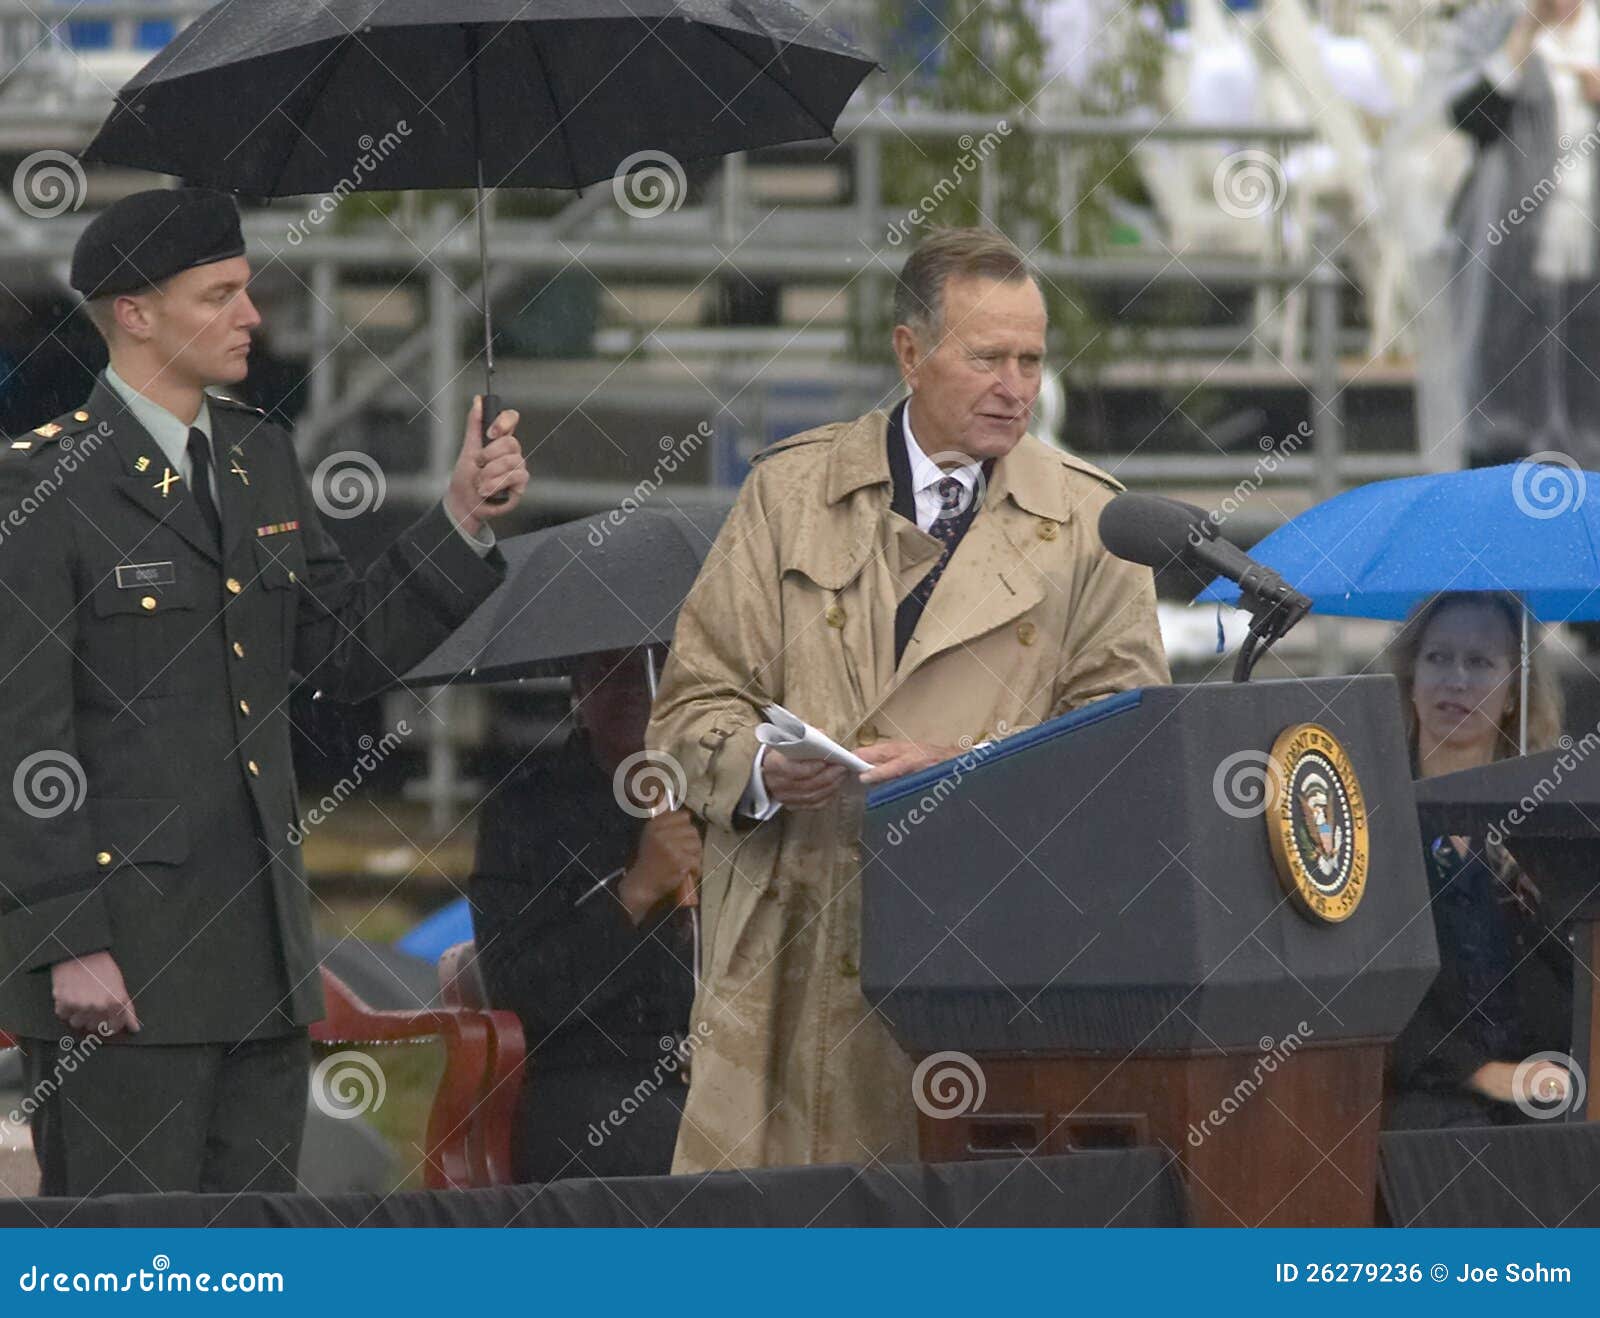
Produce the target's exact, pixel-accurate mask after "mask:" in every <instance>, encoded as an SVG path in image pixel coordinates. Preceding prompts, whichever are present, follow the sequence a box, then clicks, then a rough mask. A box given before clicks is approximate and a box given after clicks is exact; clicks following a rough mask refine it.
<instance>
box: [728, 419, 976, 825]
mask: <svg viewBox="0 0 1600 1318" xmlns="http://www.w3.org/2000/svg"><path fill="white" fill-rule="evenodd" d="M900 416H901V422H902V428H903V429H904V431H905V441H906V457H907V458H908V459H909V460H910V464H911V489H912V492H913V494H914V495H915V496H916V512H917V528H918V530H922V531H926V530H927V529H928V528H929V527H930V526H932V525H933V524H934V522H935V521H936V520H937V519H938V516H939V512H940V510H941V508H942V507H943V506H944V505H943V503H942V501H941V500H940V498H939V482H940V481H942V480H943V479H944V478H945V477H946V476H954V477H955V478H956V479H957V480H958V481H960V482H961V484H962V487H963V488H964V489H965V490H966V495H965V497H964V498H963V500H962V503H961V507H962V508H966V507H967V506H968V505H969V504H970V503H971V500H972V492H973V490H975V489H976V488H977V485H978V474H979V472H980V471H981V470H982V468H983V464H982V463H980V462H970V461H969V462H968V463H967V464H966V465H965V466H961V467H952V468H942V467H940V466H939V464H938V463H937V462H935V461H934V460H933V459H932V458H931V457H929V456H928V454H927V453H926V452H925V451H924V450H923V447H922V445H921V444H919V443H917V437H916V435H915V433H914V432H913V431H912V429H911V404H910V403H909V402H907V403H906V406H905V410H904V411H903V412H902V413H901V414H900ZM941 456H955V455H954V454H950V455H941ZM766 758H767V748H766V747H765V746H761V747H758V748H757V750H756V758H755V763H754V764H752V765H751V766H750V784H749V786H747V787H746V788H745V789H744V795H743V796H742V797H740V798H739V810H740V812H741V813H743V814H746V815H749V816H750V817H751V818H752V819H757V820H762V819H771V818H772V816H773V815H775V814H777V813H778V811H779V810H780V809H782V806H781V804H780V803H778V802H776V801H773V800H772V799H770V798H769V797H768V796H767V785H766V783H764V782H763V781H762V779H761V762H762V761H763V760H764V759H766Z"/></svg>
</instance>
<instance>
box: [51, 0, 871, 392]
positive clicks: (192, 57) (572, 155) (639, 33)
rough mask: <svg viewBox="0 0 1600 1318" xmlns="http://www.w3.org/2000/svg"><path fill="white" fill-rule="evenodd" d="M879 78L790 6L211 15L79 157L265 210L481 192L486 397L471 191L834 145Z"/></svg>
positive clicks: (649, 3)
mask: <svg viewBox="0 0 1600 1318" xmlns="http://www.w3.org/2000/svg"><path fill="white" fill-rule="evenodd" d="M873 67H874V61H873V60H872V59H871V58H870V57H868V56H866V55H864V54H862V53H861V52H860V51H858V50H856V49H855V48H854V47H853V46H851V45H850V44H849V43H848V42H846V41H845V40H844V39H843V38H842V37H840V36H838V35H837V34H835V33H834V32H832V31H831V30H829V29H828V28H826V27H824V26H822V25H821V24H820V23H818V22H817V21H816V20H815V19H813V18H811V17H810V16H809V15H807V14H805V13H804V12H802V11H801V10H799V9H797V8H795V6H793V5H791V4H788V3H787V2H786V0H538V3H537V4H535V3H533V0H224V2H223V3H221V4H219V5H217V6H216V7H215V8H214V9H211V10H208V11H207V12H206V13H205V14H203V15H202V16H201V17H200V18H198V19H197V20H196V21H195V22H194V23H193V24H191V25H190V26H189V27H187V28H185V29H184V30H183V31H182V32H181V33H179V35H178V36H177V37H176V38H175V39H174V40H173V41H172V42H171V44H169V45H168V46H167V47H166V49H164V50H163V51H161V53H160V54H158V55H157V56H156V57H155V58H154V59H152V60H151V61H150V63H149V64H147V65H146V66H145V67H144V68H143V69H141V70H140V71H139V72H138V73H137V74H135V75H134V77H133V78H132V79H130V80H129V82H128V83H127V85H126V86H124V87H123V88H122V90H121V91H120V92H118V93H117V98H116V105H115V108H113V110H112V112H111V115H110V117H109V118H108V119H107V120H106V122H105V124H104V125H103V126H102V127H101V129H100V132H99V133H98V134H97V135H96V137H95V139H94V141H92V142H91V143H90V144H89V146H88V148H87V149H86V150H85V151H84V153H83V158H84V159H85V160H96V161H104V162H107V163H110V164H121V165H134V166H137V167H140V168H143V169H152V170H158V171H160V172H162V173H166V174H175V175H178V176H180V177H182V178H184V179H186V180H188V181H189V182H190V183H194V184H200V185H205V186H211V187H218V188H226V189H231V190H233V191H237V192H244V193H249V194H254V195H257V196H264V197H282V196H300V195H304V194H308V193H326V192H332V193H335V194H336V195H341V196H342V195H343V194H344V193H346V192H351V191H374V190H376V191H382V190H388V189H410V188H458V187H475V188H477V189H478V199H477V200H478V206H477V215H478V225H479V229H478V237H479V244H480V250H481V252H482V254H483V268H484V274H485V279H484V306H483V315H484V347H485V352H484V371H485V388H484V393H485V395H487V396H489V397H491V398H492V396H493V394H494V378H493V369H494V363H493V352H492V331H491V328H490V322H489V307H488V280H487V272H488V254H487V246H488V244H487V235H486V234H485V232H484V228H483V215H484V212H483V195H482V194H483V188H484V187H486V186H487V187H522V188H532V187H549V188H579V187H583V186H584V185H586V184H589V183H595V182H598V181H600V180H603V179H609V178H612V177H613V176H615V175H616V173H617V171H618V169H619V167H621V166H622V165H624V164H625V163H631V162H630V157H637V156H639V155H640V154H641V153H644V154H646V155H650V156H656V154H657V153H660V155H663V156H665V157H669V158H670V160H669V161H668V162H667V163H668V166H669V167H671V166H677V167H681V166H682V164H684V163H685V162H688V161H691V160H699V159H705V158H709V157H715V156H722V155H727V154H728V153H730V152H734V151H743V150H748V149H751V148H754V147H761V146H773V145H776V144H778V143H783V142H796V141H804V140H808V139H813V138H821V137H828V136H830V135H831V134H832V132H833V125H834V122H835V120H836V119H837V118H838V116H839V112H840V111H841V110H842V109H843V108H844V105H845V102H846V101H848V100H849V99H850V96H851V94H852V93H853V92H854V91H855V89H856V87H857V85H858V84H859V83H860V82H861V80H862V79H863V78H864V77H866V75H867V74H868V72H870V71H871V70H872V68H873ZM493 416H494V412H493V411H491V410H490V407H489V406H488V405H487V402H486V406H485V408H484V421H485V423H487V422H488V421H489V420H490V419H492V417H493Z"/></svg>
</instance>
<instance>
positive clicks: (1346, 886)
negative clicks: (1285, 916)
mask: <svg viewBox="0 0 1600 1318" xmlns="http://www.w3.org/2000/svg"><path fill="white" fill-rule="evenodd" d="M1266 813H1267V838H1268V841H1269V842H1270V843H1271V845H1272V860H1273V863H1274V864H1275V865H1276V866H1277V870H1278V881H1279V882H1280V883H1281V884H1282V885H1283V889H1284V891H1285V892H1287V893H1288V894H1289V897H1290V899H1291V900H1292V901H1293V902H1294V904H1295V905H1296V906H1298V907H1299V908H1300V909H1301V911H1303V912H1304V913H1305V914H1307V915H1309V916H1311V917H1313V918H1314V919H1318V920H1325V921H1327V922H1328V923H1329V924H1337V923H1338V922H1339V921H1340V920H1348V919H1349V918H1350V916H1351V914H1352V913H1353V912H1354V911H1355V909H1356V907H1357V906H1359V905H1360V904H1361V895H1362V893H1364V892H1365V891H1366V887H1367V805H1366V801H1365V800H1364V799H1363V797H1362V795H1361V784H1360V782H1359V781H1358V780H1357V779H1356V774H1355V769H1354V768H1353V767H1352V766H1351V764H1350V757H1349V756H1348V755H1346V754H1345V752H1344V747H1342V746H1341V745H1339V742H1338V741H1337V739H1336V738H1335V737H1334V735H1333V734H1332V733H1331V732H1329V731H1328V730H1327V729H1326V728H1324V727H1322V726H1321V725H1319V724H1316V723H1296V724H1294V725H1293V726H1292V727H1287V728H1285V729H1284V730H1283V731H1282V732H1280V733H1279V734H1278V739H1277V740H1276V741H1275V742H1273V743H1272V762H1271V765H1270V768H1269V770H1268V772H1267V812H1266Z"/></svg>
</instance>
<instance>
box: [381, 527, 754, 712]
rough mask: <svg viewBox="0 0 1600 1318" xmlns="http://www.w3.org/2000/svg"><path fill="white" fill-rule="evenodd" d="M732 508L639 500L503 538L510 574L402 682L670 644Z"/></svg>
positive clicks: (477, 677)
mask: <svg viewBox="0 0 1600 1318" xmlns="http://www.w3.org/2000/svg"><path fill="white" fill-rule="evenodd" d="M727 515H728V508H727V507H726V506H721V507H714V508H693V509H689V510H687V511H686V510H682V509H676V508H672V509H661V510H658V509H655V508H640V509H637V510H635V511H634V512H631V513H621V512H609V513H603V514H601V515H600V516H597V517H590V518H585V519H582V520H580V521H576V522H564V523H562V524H561V525H560V526H552V527H549V528H548V529H546V530H543V531H535V532H533V533H532V534H531V535H521V536H516V537H514V538H512V539H510V540H508V541H506V542H505V544H504V546H503V549H504V552H505V556H506V578H505V580H504V581H503V582H501V584H500V585H499V586H498V587H497V588H496V590H495V592H494V594H492V595H490V596H489V598H488V599H486V600H485V601H484V602H483V603H482V604H480V605H479V606H478V608H477V609H476V610H475V611H474V612H473V614H472V616H471V617H469V618H468V619H467V620H466V622H464V623H463V624H462V625H461V626H460V627H459V628H458V629H457V630H456V632H455V633H454V634H453V635H452V636H450V637H449V639H447V640H446V641H444V642H443V643H442V644H441V645H440V646H439V648H438V649H437V650H435V651H434V652H433V653H432V654H431V655H429V656H428V657H427V658H426V659H424V660H423V661H422V662H421V663H419V664H418V665H417V666H416V667H415V668H413V669H412V670H411V671H410V672H409V673H407V674H406V675H405V677H404V678H402V679H401V681H402V683H403V684H404V685H405V686H438V685H441V684H443V683H447V682H503V681H506V680H507V679H510V678H515V677H526V676H531V675H533V674H539V673H552V672H560V671H562V670H563V669H564V668H565V667H566V666H567V664H568V663H570V661H571V660H574V659H577V658H580V657H581V656H583V655H586V654H594V653H596V652H597V651H601V650H631V649H634V648H635V647H637V646H641V645H656V644H660V645H666V644H669V643H670V642H671V640H672V631H673V628H674V627H675V626H676V624H677V621H678V610H679V608H680V607H682V605H683V600H684V596H686V595H687V594H688V593H689V587H690V586H692V585H693V584H694V579H695V577H696V576H698V575H699V572H700V565H701V563H703V562H704V561H705V556H706V554H707V552H708V551H709V550H710V548H711V544H712V541H714V540H715V539H716V537H717V531H718V530H719V529H720V528H721V526H722V523H723V521H724V520H725V519H726V518H727Z"/></svg>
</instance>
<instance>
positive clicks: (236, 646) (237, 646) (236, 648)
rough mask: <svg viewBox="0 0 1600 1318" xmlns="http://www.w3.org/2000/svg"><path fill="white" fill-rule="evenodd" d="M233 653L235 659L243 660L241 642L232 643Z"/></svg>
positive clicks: (242, 645)
mask: <svg viewBox="0 0 1600 1318" xmlns="http://www.w3.org/2000/svg"><path fill="white" fill-rule="evenodd" d="M233 653H234V657H235V658H238V659H243V658H244V644H243V642H240V641H235V642H234V643H233Z"/></svg>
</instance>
